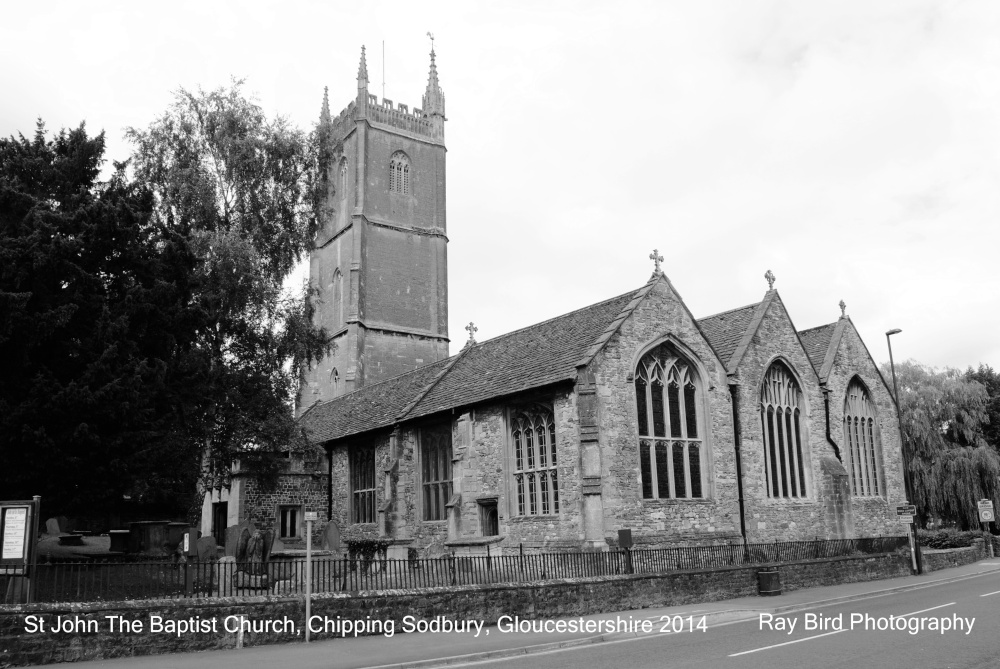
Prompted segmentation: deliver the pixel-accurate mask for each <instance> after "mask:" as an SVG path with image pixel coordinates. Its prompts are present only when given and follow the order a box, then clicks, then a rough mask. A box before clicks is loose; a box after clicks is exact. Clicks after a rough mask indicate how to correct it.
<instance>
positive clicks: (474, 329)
mask: <svg viewBox="0 0 1000 669" xmlns="http://www.w3.org/2000/svg"><path fill="white" fill-rule="evenodd" d="M428 34H430V33H428ZM465 329H466V330H467V331H468V333H469V343H470V344H475V343H476V333H477V332H479V328H477V327H476V325H475V323H473V322H472V321H469V324H468V325H466V326H465Z"/></svg>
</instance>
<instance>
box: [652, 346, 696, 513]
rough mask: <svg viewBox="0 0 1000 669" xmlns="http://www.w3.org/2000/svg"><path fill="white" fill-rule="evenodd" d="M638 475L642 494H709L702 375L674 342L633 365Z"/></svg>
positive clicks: (681, 496) (680, 496)
mask: <svg viewBox="0 0 1000 669" xmlns="http://www.w3.org/2000/svg"><path fill="white" fill-rule="evenodd" d="M635 400H636V409H637V414H638V422H639V474H640V478H641V480H642V496H643V498H644V499H657V498H660V499H668V498H669V499H695V498H701V497H704V496H705V467H704V462H705V453H704V450H705V445H704V440H703V438H702V430H701V428H700V425H701V415H702V413H703V409H702V407H701V394H700V391H699V380H698V375H697V373H696V371H695V370H694V368H693V367H692V365H690V364H689V363H688V362H687V361H686V360H685V359H684V358H683V357H682V356H681V355H680V354H679V353H678V352H677V351H676V350H675V349H674V348H673V347H672V346H670V345H669V344H661V345H660V346H657V347H656V348H655V349H653V350H652V351H650V352H649V353H647V354H646V355H644V356H643V357H642V359H641V360H640V361H639V364H638V366H636V369H635Z"/></svg>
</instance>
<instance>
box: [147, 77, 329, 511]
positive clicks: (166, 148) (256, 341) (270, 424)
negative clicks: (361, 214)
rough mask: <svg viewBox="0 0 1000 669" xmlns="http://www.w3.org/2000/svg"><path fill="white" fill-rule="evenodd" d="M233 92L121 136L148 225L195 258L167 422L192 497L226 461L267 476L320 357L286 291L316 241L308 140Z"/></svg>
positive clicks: (181, 106)
mask: <svg viewBox="0 0 1000 669" xmlns="http://www.w3.org/2000/svg"><path fill="white" fill-rule="evenodd" d="M241 84H242V82H239V81H234V82H233V83H232V85H231V86H229V87H228V88H219V89H216V90H212V91H203V90H198V91H196V92H191V91H186V90H180V91H178V92H177V93H176V94H175V97H174V101H173V104H172V105H171V106H170V108H169V109H168V110H167V111H166V113H164V114H163V115H162V116H161V117H160V118H158V119H156V120H155V121H154V122H153V123H152V124H150V125H149V126H148V127H147V128H145V129H135V128H132V129H129V130H128V132H127V136H128V138H129V139H130V140H131V141H132V143H133V144H134V147H135V148H134V153H133V156H132V158H131V167H132V170H133V175H134V178H135V180H136V181H137V182H138V183H139V184H141V185H143V186H144V187H146V188H148V189H149V191H150V192H151V193H152V195H153V213H152V218H153V222H154V223H155V225H157V226H158V227H161V228H163V229H165V230H169V231H172V232H174V233H176V234H177V235H178V236H180V237H182V238H183V239H185V240H186V242H187V244H188V247H189V249H190V250H191V252H192V254H193V256H194V258H195V259H196V260H195V263H194V270H193V272H192V274H191V277H190V281H191V287H190V295H191V308H190V309H189V310H188V311H187V313H186V318H188V319H189V323H188V324H187V325H188V328H187V331H189V332H190V333H192V337H191V338H190V340H189V341H187V342H184V343H183V344H182V345H183V346H185V347H186V350H185V352H184V355H183V368H182V369H179V370H178V373H183V376H184V378H185V379H186V381H187V384H188V385H187V386H186V387H185V388H184V389H183V392H179V393H178V394H177V396H176V403H175V411H176V412H177V414H178V416H179V420H178V425H181V426H183V430H184V439H185V443H186V444H187V445H188V446H189V448H188V449H185V452H184V457H185V458H187V460H186V461H185V462H184V463H183V465H184V466H195V467H197V468H198V470H199V476H198V481H199V484H198V490H197V492H198V493H199V495H201V494H202V493H204V491H205V489H206V485H207V482H208V479H209V478H210V477H213V476H215V475H217V474H222V475H225V474H226V473H228V471H229V469H230V466H231V464H232V462H233V461H234V460H235V459H239V460H240V464H241V468H242V469H243V470H248V469H249V470H250V471H251V473H256V474H258V475H260V476H262V477H265V478H267V477H268V476H269V475H273V473H274V466H271V465H273V463H274V458H273V457H271V456H273V455H274V454H275V453H276V452H278V451H283V450H288V449H289V447H290V445H293V444H294V442H295V441H296V439H297V435H296V430H295V425H294V421H293V414H292V406H291V403H292V399H293V397H294V394H295V392H296V391H297V384H298V379H299V377H300V373H301V371H302V368H303V365H305V364H307V363H308V362H310V361H311V360H314V359H317V358H319V357H320V356H322V355H323V354H324V352H325V351H326V350H327V344H326V342H327V338H326V334H325V332H324V331H323V330H321V329H318V328H316V327H314V325H313V318H312V307H311V304H310V295H309V293H308V290H306V289H303V291H302V292H301V293H299V294H297V295H291V294H289V293H288V292H286V291H285V290H284V288H283V285H284V282H285V280H286V277H288V275H289V273H290V272H291V271H292V269H293V268H294V266H295V265H296V263H297V262H298V261H299V260H300V259H301V258H302V257H303V255H304V254H305V253H306V252H307V251H308V249H309V247H310V244H311V241H312V239H313V237H314V234H315V230H316V211H315V207H314V201H315V199H314V192H315V188H316V186H315V180H316V179H315V175H316V167H317V161H316V155H315V154H316V152H315V151H314V150H313V142H312V141H311V140H310V138H309V137H308V136H307V135H306V134H304V133H303V132H301V131H300V130H297V129H296V128H294V127H292V126H291V125H290V124H289V123H288V122H287V121H286V120H285V119H283V118H281V117H277V118H268V117H267V115H266V114H265V113H264V112H263V110H262V109H261V108H260V106H259V105H258V104H257V103H256V102H254V101H253V100H251V99H249V98H248V97H247V96H246V95H244V93H243V91H242V86H241Z"/></svg>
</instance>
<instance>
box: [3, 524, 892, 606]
mask: <svg viewBox="0 0 1000 669" xmlns="http://www.w3.org/2000/svg"><path fill="white" fill-rule="evenodd" d="M906 545H907V537H872V538H865V539H842V540H832V541H826V540H816V541H786V542H778V543H766V544H729V545H719V546H692V547H683V548H663V549H637V550H629V551H623V550H614V551H608V552H586V553H583V552H581V553H523V552H522V553H520V554H514V555H477V556H456V555H446V556H444V557H440V558H433V559H409V560H395V559H383V558H379V557H376V558H374V559H364V558H359V557H349V558H332V557H330V556H317V557H314V558H313V561H312V587H311V590H312V592H316V593H319V592H359V591H363V590H393V589H402V588H406V589H409V588H428V587H441V586H454V585H477V584H499V583H531V582H536V581H544V580H547V579H562V578H587V577H596V576H609V575H615V574H632V573H635V574H657V573H669V572H674V571H682V570H701V569H717V568H725V567H738V566H744V565H753V564H768V563H785V562H795V561H799V560H810V559H819V558H831V557H841V556H851V555H866V554H867V555H874V554H881V553H889V552H893V551H895V550H897V549H899V548H902V547H904V546H906ZM3 581H4V578H3V577H2V576H0V595H2V594H3V593H4V592H5V591H6V601H7V602H8V603H15V602H16V601H18V600H19V599H21V598H20V596H19V593H18V592H17V590H18V589H19V588H23V584H24V580H23V579H16V580H13V581H12V582H11V583H10V584H7V583H4V582H3ZM32 583H33V592H32V600H33V601H35V602H80V601H117V600H131V599H161V598H180V597H233V596H254V595H264V594H277V595H282V594H301V593H303V592H305V558H304V557H302V558H301V559H280V560H278V559H275V560H271V561H269V562H267V563H264V564H261V563H253V564H249V563H248V564H241V563H238V562H230V561H221V562H172V561H162V562H124V563H122V562H105V561H98V560H94V561H88V562H57V563H42V564H39V565H37V567H36V571H35V574H34V578H33V579H32Z"/></svg>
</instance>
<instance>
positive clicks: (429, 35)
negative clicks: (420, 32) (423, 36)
mask: <svg viewBox="0 0 1000 669" xmlns="http://www.w3.org/2000/svg"><path fill="white" fill-rule="evenodd" d="M427 36H428V37H430V38H431V53H434V34H433V33H432V32H431V31H429V30H428V31H427Z"/></svg>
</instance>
